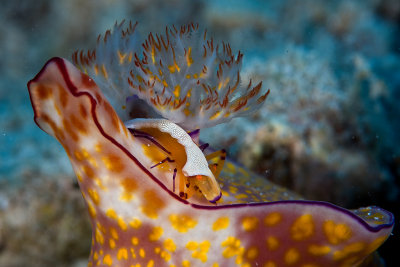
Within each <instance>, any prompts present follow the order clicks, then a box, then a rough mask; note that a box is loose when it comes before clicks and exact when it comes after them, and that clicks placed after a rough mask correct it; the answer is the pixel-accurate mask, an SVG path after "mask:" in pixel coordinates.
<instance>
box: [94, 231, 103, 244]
mask: <svg viewBox="0 0 400 267" xmlns="http://www.w3.org/2000/svg"><path fill="white" fill-rule="evenodd" d="M95 238H96V242H97V243H100V244H101V245H103V244H104V236H103V234H102V233H101V232H100V230H99V228H97V227H96V233H95Z"/></svg>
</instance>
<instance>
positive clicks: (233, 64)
mask: <svg viewBox="0 0 400 267" xmlns="http://www.w3.org/2000/svg"><path fill="white" fill-rule="evenodd" d="M123 25H124V22H121V23H120V24H117V23H116V24H115V26H114V29H113V31H112V32H111V31H107V32H106V33H105V35H104V37H103V38H102V37H101V35H99V37H98V39H97V47H96V48H95V49H94V50H89V51H87V52H86V53H84V52H83V51H79V52H78V51H77V52H75V53H74V55H73V57H72V59H73V63H74V64H76V65H78V66H79V67H80V68H81V69H82V70H83V71H84V72H85V73H87V74H89V76H90V77H92V78H93V79H94V80H95V81H96V83H98V84H100V87H101V88H104V89H106V90H105V92H106V94H108V93H109V94H113V95H112V96H111V97H109V98H110V100H111V101H113V100H115V102H118V103H115V105H114V103H112V104H113V106H114V107H115V108H116V110H117V113H118V115H120V116H121V117H122V118H126V112H124V110H126V105H127V103H126V99H127V98H128V97H129V96H132V95H136V96H138V97H139V98H140V99H143V100H145V101H146V102H147V103H148V104H149V105H150V106H151V107H153V108H154V110H155V111H156V112H158V113H159V114H160V115H161V116H162V117H163V118H166V119H168V120H170V121H172V122H174V123H176V124H179V125H180V126H181V127H182V128H184V129H186V130H194V129H202V128H206V127H211V126H214V125H216V124H219V123H222V122H227V121H229V120H230V119H232V118H233V117H237V116H244V115H248V114H251V113H252V112H254V111H255V110H257V109H258V108H259V107H260V106H261V105H262V104H263V102H264V101H265V99H266V98H267V96H268V94H269V90H267V91H265V90H263V89H262V88H261V85H262V83H261V82H260V83H258V84H257V85H255V86H252V82H251V80H250V82H249V84H248V85H247V86H243V85H241V83H240V82H241V80H240V68H241V65H242V58H243V54H242V53H241V52H240V51H239V52H238V54H237V56H236V57H235V56H234V54H233V53H232V49H231V47H230V45H229V44H227V43H222V44H221V47H222V49H220V48H221V47H220V46H219V45H214V41H213V39H212V38H211V39H207V31H204V33H203V34H200V33H199V30H198V24H188V25H184V26H182V27H181V28H180V29H179V30H178V29H176V28H175V27H172V28H168V27H167V28H166V30H165V36H163V35H157V34H156V35H155V37H154V35H153V34H152V33H150V34H149V36H148V38H147V40H146V41H145V42H144V43H143V44H142V47H143V52H142V53H143V54H142V57H140V56H141V55H140V53H139V51H140V47H139V45H138V41H137V39H138V38H137V37H136V34H135V28H136V24H132V23H130V24H129V26H128V27H127V28H126V29H124V26H123ZM106 96H107V97H108V95H106Z"/></svg>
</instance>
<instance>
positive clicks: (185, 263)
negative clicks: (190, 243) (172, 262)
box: [182, 260, 190, 267]
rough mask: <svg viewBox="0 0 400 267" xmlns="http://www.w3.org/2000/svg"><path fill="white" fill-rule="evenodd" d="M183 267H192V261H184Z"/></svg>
mask: <svg viewBox="0 0 400 267" xmlns="http://www.w3.org/2000/svg"><path fill="white" fill-rule="evenodd" d="M182 267H190V261H188V260H184V261H182Z"/></svg>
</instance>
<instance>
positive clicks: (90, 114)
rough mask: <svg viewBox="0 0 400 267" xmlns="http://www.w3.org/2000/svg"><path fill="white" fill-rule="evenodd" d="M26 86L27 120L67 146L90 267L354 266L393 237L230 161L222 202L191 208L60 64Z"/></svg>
mask: <svg viewBox="0 0 400 267" xmlns="http://www.w3.org/2000/svg"><path fill="white" fill-rule="evenodd" d="M28 88H29V93H30V98H31V101H32V106H33V110H34V116H35V117H34V119H35V122H36V123H37V124H38V126H39V127H40V128H41V129H43V130H44V131H46V132H47V133H49V134H51V135H52V136H54V137H55V138H56V139H57V140H58V141H59V142H60V143H61V144H62V145H63V147H64V148H65V150H66V152H67V154H68V156H69V158H70V160H71V163H72V166H73V168H74V170H75V173H76V176H77V178H78V182H79V185H80V188H81V191H82V195H83V196H84V198H85V202H86V204H87V207H88V211H89V215H90V218H91V223H92V228H93V232H92V249H91V253H90V258H89V264H88V266H170V267H172V266H214V267H216V266H242V267H248V266H268V267H271V266H358V265H359V264H360V263H361V262H362V261H363V259H364V258H365V257H366V256H367V255H369V254H370V253H372V252H373V251H374V250H376V249H377V248H378V247H379V246H380V245H381V244H382V243H383V242H384V241H385V240H386V239H387V237H388V236H389V235H390V233H391V231H392V228H393V216H392V214H391V213H390V212H387V211H385V210H383V209H380V208H378V207H368V208H361V209H358V210H355V211H348V210H345V209H342V208H340V207H337V206H335V205H332V204H329V203H325V202H316V201H305V200H295V199H296V196H295V195H293V194H291V193H290V192H288V191H286V190H284V189H282V188H279V187H276V186H274V185H272V184H270V183H269V182H267V181H266V180H265V179H262V178H260V177H258V176H254V175H253V174H251V173H249V172H247V171H245V170H244V169H243V168H241V167H239V166H237V165H235V164H233V163H232V162H229V161H228V162H227V164H225V167H224V170H223V171H222V172H221V175H220V177H219V178H218V179H219V181H220V184H221V190H222V194H223V198H222V199H221V200H222V202H221V204H218V205H213V204H211V203H208V202H205V203H204V204H195V203H192V202H191V199H187V200H185V199H182V198H180V197H179V196H177V195H176V194H174V193H173V192H172V190H171V188H170V187H169V186H166V185H165V184H164V183H163V182H161V180H163V179H170V177H171V174H172V173H169V172H154V173H155V174H156V175H157V176H156V175H155V174H153V172H152V171H151V170H150V169H149V168H148V167H146V166H145V165H143V164H142V162H151V161H152V159H150V160H149V159H148V155H147V154H146V153H143V144H144V143H143V140H142V138H139V137H134V136H133V135H132V134H131V133H130V132H129V131H128V130H127V129H126V127H125V125H124V124H123V122H122V121H121V120H120V119H119V117H118V116H117V114H116V112H115V111H114V109H113V108H112V107H111V105H110V104H109V103H108V101H107V100H106V98H105V97H104V95H103V94H102V92H101V91H100V89H99V88H98V87H97V86H96V84H95V83H94V82H93V80H92V79H91V78H89V77H88V76H86V75H85V74H83V73H81V72H80V71H79V70H78V69H77V68H75V67H74V66H73V65H72V64H71V63H69V62H68V61H67V60H65V59H61V58H53V59H51V60H50V61H48V62H47V63H46V65H45V66H44V67H43V69H42V70H41V71H40V72H39V74H38V75H37V76H36V77H35V78H34V79H33V80H31V81H30V82H29V83H28ZM150 146H151V144H150ZM153 146H154V145H153ZM162 176H164V177H162ZM262 201H266V202H262ZM268 201H271V202H268ZM228 202H229V203H232V204H227V203H228ZM252 202H253V203H252ZM256 202H258V203H256Z"/></svg>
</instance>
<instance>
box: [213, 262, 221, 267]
mask: <svg viewBox="0 0 400 267" xmlns="http://www.w3.org/2000/svg"><path fill="white" fill-rule="evenodd" d="M211 267H219V264H218V263H217V262H214V263H213V265H212V266H211Z"/></svg>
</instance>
